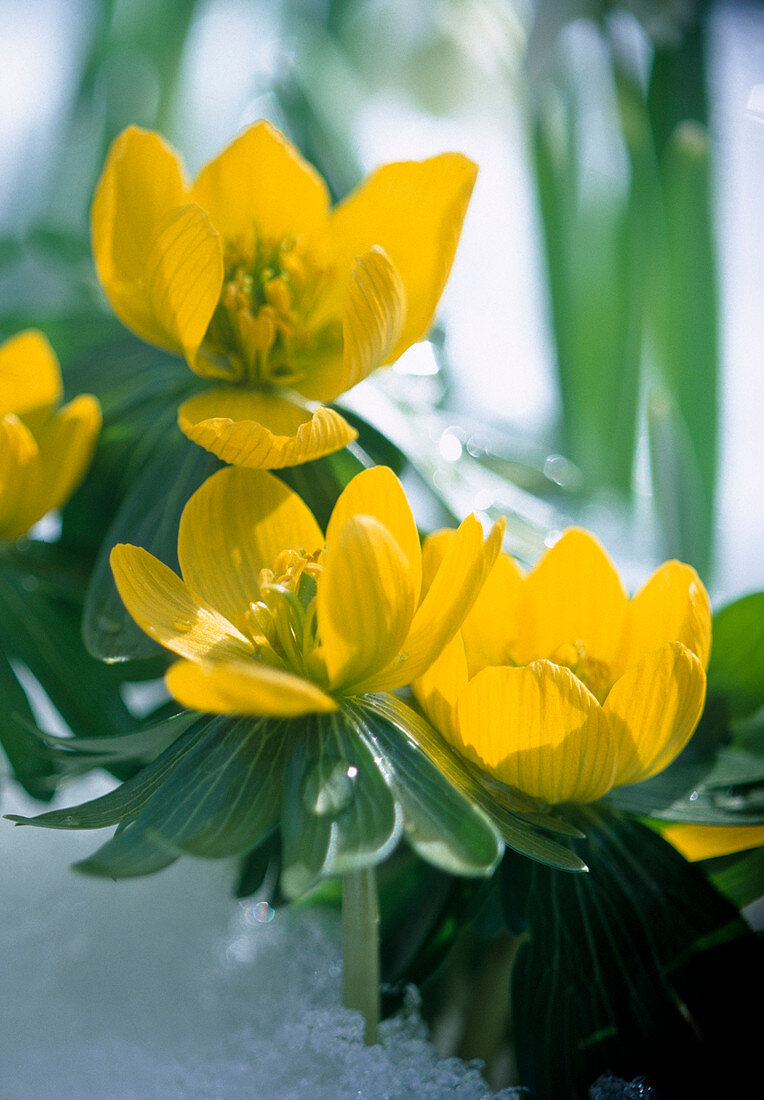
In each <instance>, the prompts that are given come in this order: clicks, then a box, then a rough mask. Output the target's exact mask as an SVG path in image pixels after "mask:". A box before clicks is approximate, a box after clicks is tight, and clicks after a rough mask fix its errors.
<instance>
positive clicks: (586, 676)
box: [549, 642, 612, 703]
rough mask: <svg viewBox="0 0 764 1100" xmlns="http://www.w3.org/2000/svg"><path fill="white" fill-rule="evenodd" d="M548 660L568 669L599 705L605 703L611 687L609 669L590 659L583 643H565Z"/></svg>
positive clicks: (600, 662)
mask: <svg viewBox="0 0 764 1100" xmlns="http://www.w3.org/2000/svg"><path fill="white" fill-rule="evenodd" d="M549 660H550V661H554V663H555V664H556V665H563V666H564V667H565V668H569V669H570V671H571V672H572V673H573V675H574V676H576V677H577V678H578V679H579V680H580V681H581V683H582V684H584V685H585V686H586V687H588V689H589V691H590V692H591V693H592V695H594V697H595V698H596V699H598V700H599V701H600V703H604V702H605V699H606V698H607V694H608V692H609V691H610V688H611V686H612V680H611V675H610V667H609V665H607V664H605V662H604V661H599V660H598V659H597V658H596V657H591V656H590V655H589V654H588V653H587V652H586V645H585V643H584V642H565V643H564V644H563V645H560V646H558V647H557V649H555V651H554V653H552V654H551V655H550V657H549Z"/></svg>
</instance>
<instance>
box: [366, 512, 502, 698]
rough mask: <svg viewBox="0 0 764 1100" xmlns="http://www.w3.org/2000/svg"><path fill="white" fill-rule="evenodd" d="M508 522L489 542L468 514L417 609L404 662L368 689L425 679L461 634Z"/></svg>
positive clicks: (387, 688) (495, 528) (494, 531)
mask: <svg viewBox="0 0 764 1100" xmlns="http://www.w3.org/2000/svg"><path fill="white" fill-rule="evenodd" d="M503 536H504V521H503V520H502V521H501V522H499V523H496V524H494V526H493V528H492V529H491V532H490V534H489V535H488V538H486V539H485V540H483V532H482V528H481V526H480V523H479V521H478V519H477V517H476V516H474V515H472V516H468V517H467V519H465V520H464V522H463V523H462V524H461V525H460V527H459V529H458V530H457V532H456V535H455V537H454V538H453V539H452V540H451V542H450V544H449V546H448V548H447V550H446V553H445V555H444V558H443V561H442V563H441V566H440V568H439V569H438V571H437V573H436V575H435V577H434V579H433V581H432V584H431V585H430V587H429V589H428V591H427V594H426V596H425V597H424V599H423V600H422V602H421V604H420V605H419V608H418V609H417V612H416V615H415V616H414V620H413V622H412V624H411V630H410V631H409V633H408V636H407V638H406V640H405V642H404V645H403V656H404V660H402V661H399V662H396V664H394V665H392V666H391V667H390V668H388V669H385V670H384V671H383V672H381V673H380V674H379V675H378V676H375V677H374V680H373V686H371V687H369V688H368V690H370V691H391V690H393V689H394V688H397V687H403V685H404V684H409V683H411V681H412V680H415V679H417V678H418V677H419V676H421V675H422V674H423V673H424V672H425V671H426V669H427V668H429V666H430V665H431V664H432V663H433V661H434V660H435V658H436V657H437V656H438V655H439V654H440V652H441V650H442V649H443V647H444V646H445V645H446V643H447V642H448V641H450V640H451V638H453V636H454V634H455V633H456V632H457V630H459V628H460V627H461V625H462V623H463V622H464V619H465V617H466V615H467V614H468V612H469V610H470V608H471V607H472V605H473V604H474V602H475V600H476V599H477V596H478V593H479V592H480V589H481V587H482V586H483V584H484V583H485V579H486V577H487V576H488V573H489V571H490V569H491V567H492V566H493V563H494V562H495V561H496V558H497V556H498V553H499V550H500V549H501V540H502V538H503Z"/></svg>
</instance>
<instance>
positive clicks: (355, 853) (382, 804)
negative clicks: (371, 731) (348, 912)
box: [318, 710, 403, 875]
mask: <svg viewBox="0 0 764 1100" xmlns="http://www.w3.org/2000/svg"><path fill="white" fill-rule="evenodd" d="M318 724H319V727H320V730H319V737H320V742H321V752H322V756H324V755H326V754H329V755H331V754H332V753H333V752H336V754H337V755H336V760H337V761H338V762H339V765H340V774H341V776H342V777H344V782H345V783H348V784H349V785H350V792H349V798H348V799H347V802H346V805H344V806H343V807H342V808H341V809H340V810H339V812H338V813H337V814H336V816H334V817H333V820H332V832H331V837H330V841H329V851H328V853H327V858H326V860H325V862H324V868H323V870H324V874H327V875H344V874H347V873H348V872H349V871H355V870H360V869H361V868H363V867H368V866H369V864H370V863H378V862H380V861H381V860H383V859H385V858H386V857H387V856H388V855H389V854H390V852H392V851H393V849H394V848H395V847H396V845H397V844H398V841H399V840H400V837H401V833H402V829H403V821H402V814H401V811H400V807H399V806H396V803H395V801H394V800H393V795H392V793H391V790H390V787H389V786H388V784H387V782H386V781H385V778H384V776H383V772H382V770H381V769H380V766H379V764H378V763H377V761H376V760H375V758H374V756H373V755H372V753H371V752H370V751H369V749H368V747H367V745H366V743H365V741H364V739H363V737H364V732H365V726H361V727H360V728H359V726H358V725H357V724H356V723H355V722H353V721H352V716H351V715H350V714H349V713H348V712H347V711H346V710H343V711H342V712H339V713H334V714H328V715H325V716H322V717H320V718H319V721H318ZM334 774H335V776H336V775H337V771H336V769H335V772H334Z"/></svg>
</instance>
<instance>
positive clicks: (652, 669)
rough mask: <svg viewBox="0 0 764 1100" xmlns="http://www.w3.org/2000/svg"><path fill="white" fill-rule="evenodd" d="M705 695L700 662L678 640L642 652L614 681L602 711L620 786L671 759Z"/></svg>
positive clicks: (695, 720)
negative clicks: (614, 746) (615, 744)
mask: <svg viewBox="0 0 764 1100" xmlns="http://www.w3.org/2000/svg"><path fill="white" fill-rule="evenodd" d="M705 695H706V674H705V672H704V670H703V665H702V664H701V663H700V661H699V660H698V658H697V657H696V656H695V654H694V653H691V652H690V650H689V649H687V648H686V647H685V646H683V645H682V644H681V642H671V643H670V644H669V645H665V646H663V647H662V648H661V649H657V650H653V651H652V652H651V653H648V654H646V656H644V657H643V658H642V659H641V661H639V662H638V663H637V664H636V665H632V666H631V667H630V668H628V669H627V670H626V672H625V673H624V674H623V676H621V678H620V679H619V680H616V682H615V684H614V685H613V687H612V688H611V690H610V694H609V695H608V697H607V699H606V700H605V703H604V706H603V710H604V713H605V715H606V717H607V719H608V722H609V723H610V726H611V727H612V730H613V733H614V736H615V737H616V739H617V740H618V743H619V748H618V776H617V779H616V783H617V784H618V785H619V786H620V785H621V784H623V783H637V782H639V781H640V780H642V779H648V778H649V777H650V776H651V775H655V774H656V773H657V772H659V771H662V770H663V768H665V767H667V766H668V765H669V764H670V763H671V761H672V760H673V759H674V757H676V756H677V755H678V754H679V753H680V752H681V751H682V749H683V748H684V746H685V745H686V744H687V742H688V741H689V739H690V736H691V735H692V732H693V730H694V729H695V727H696V725H697V724H698V719H699V718H700V715H701V711H702V710H703V702H704V699H705Z"/></svg>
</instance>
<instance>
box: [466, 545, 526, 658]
mask: <svg viewBox="0 0 764 1100" xmlns="http://www.w3.org/2000/svg"><path fill="white" fill-rule="evenodd" d="M523 579H524V578H523V574H522V571H521V570H520V568H519V566H518V565H516V564H515V562H514V561H513V560H512V558H511V557H510V556H509V554H503V553H502V554H499V556H498V558H497V559H496V561H495V563H494V566H493V569H492V570H491V571H490V573H489V574H488V577H487V578H486V582H485V584H484V585H483V587H482V588H481V589H480V594H479V595H478V598H477V599H476V600H475V603H474V604H473V606H472V610H471V611H470V613H469V614H468V615H467V618H466V619H465V620H464V624H463V626H462V637H463V638H464V649H465V653H466V655H467V662H468V664H469V669H470V676H474V675H475V673H476V672H479V671H480V669H482V668H486V667H487V666H488V665H503V664H506V663H507V658H508V655H509V652H510V649H511V641H512V639H513V638H515V637H516V636H517V634H518V632H519V626H518V622H517V607H518V602H519V599H520V593H521V591H522V587H523Z"/></svg>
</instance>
